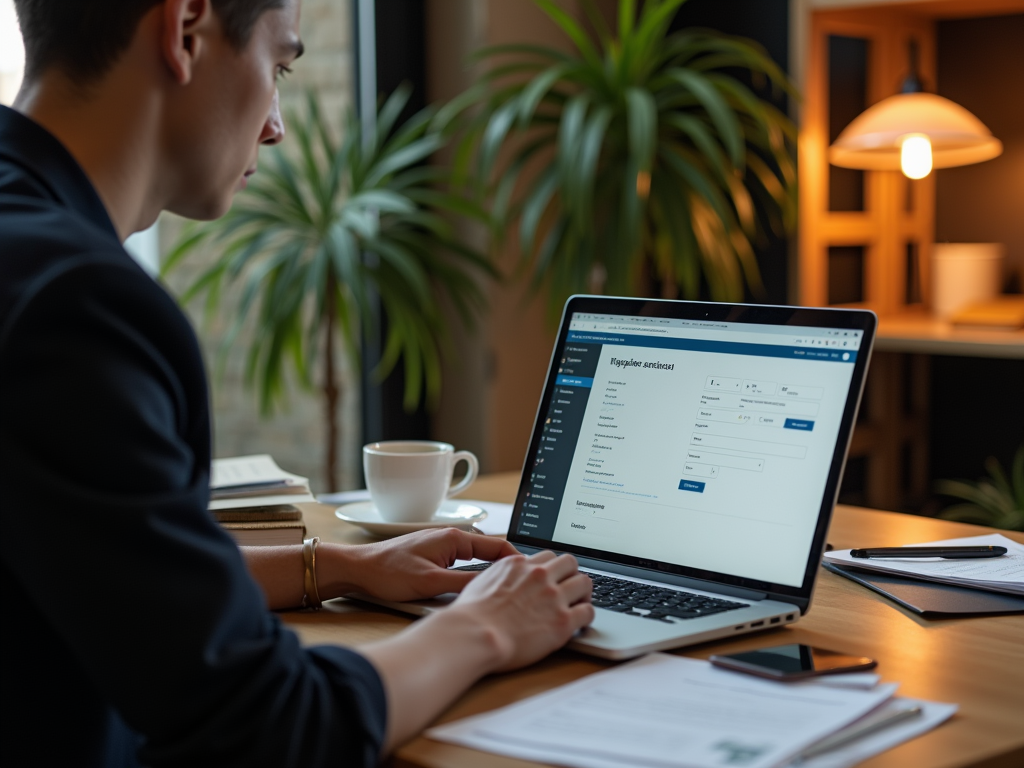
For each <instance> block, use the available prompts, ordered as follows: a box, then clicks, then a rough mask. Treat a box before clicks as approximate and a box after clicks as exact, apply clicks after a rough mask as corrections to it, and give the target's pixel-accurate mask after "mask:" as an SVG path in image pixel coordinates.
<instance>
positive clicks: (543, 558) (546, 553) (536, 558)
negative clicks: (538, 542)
mask: <svg viewBox="0 0 1024 768" xmlns="http://www.w3.org/2000/svg"><path fill="white" fill-rule="evenodd" d="M555 557H556V555H555V553H554V552H552V551H551V550H550V549H544V550H541V551H540V552H536V553H535V554H532V555H530V557H529V558H528V559H529V560H530V562H531V563H546V562H548V561H550V560H554V559H555Z"/></svg>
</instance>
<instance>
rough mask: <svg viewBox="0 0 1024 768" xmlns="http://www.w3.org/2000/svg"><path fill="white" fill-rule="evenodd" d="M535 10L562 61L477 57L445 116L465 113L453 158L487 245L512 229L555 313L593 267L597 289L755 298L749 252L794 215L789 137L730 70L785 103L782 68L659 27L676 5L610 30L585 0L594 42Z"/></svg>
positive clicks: (742, 46) (751, 52) (568, 23)
mask: <svg viewBox="0 0 1024 768" xmlns="http://www.w3.org/2000/svg"><path fill="white" fill-rule="evenodd" d="M534 2H536V4H537V5H538V6H540V8H541V9H542V10H543V11H544V12H545V13H546V14H547V15H548V16H549V17H550V18H551V19H552V20H553V21H554V22H555V23H556V24H557V25H558V26H559V27H560V28H561V30H562V31H563V32H564V33H565V34H566V35H567V36H568V38H569V40H570V41H571V43H572V45H573V50H572V52H571V53H565V52H562V51H558V50H555V49H550V48H545V47H542V46H530V45H513V46H507V45H506V46H496V47H492V48H486V49H483V50H482V51H480V52H478V54H477V56H478V58H480V59H481V60H484V61H487V62H490V63H491V64H492V68H491V69H490V70H489V71H488V72H487V73H486V74H485V75H484V77H483V82H482V84H481V85H478V86H477V87H476V88H475V89H474V90H473V91H472V92H471V93H469V94H467V95H466V98H465V99H464V100H463V102H462V103H460V104H459V105H458V106H452V107H451V109H450V110H449V114H448V115H447V116H446V117H447V119H452V116H453V115H455V114H456V113H460V114H468V115H471V117H468V118H466V120H465V126H466V130H465V134H464V136H463V140H462V149H461V152H460V156H462V157H470V156H472V157H474V158H475V160H476V169H477V175H476V179H477V182H476V183H477V187H476V189H475V192H476V194H477V195H478V196H479V197H480V199H488V200H489V201H490V212H491V215H492V217H493V221H494V224H495V228H496V232H497V235H498V238H499V239H500V238H501V237H502V236H504V234H505V233H506V231H507V230H508V228H509V227H512V226H514V225H518V236H519V243H520V247H521V249H522V251H521V265H522V268H523V269H524V271H526V272H527V273H528V274H529V275H530V277H531V282H532V284H533V285H534V286H535V287H539V286H541V285H544V284H546V285H547V286H548V288H549V299H550V302H549V306H550V309H551V311H552V312H553V313H554V314H556V315H557V313H558V311H559V310H560V308H561V306H562V304H563V302H564V299H565V298H566V297H567V296H568V295H570V294H572V293H576V292H581V291H585V290H586V289H587V288H588V281H590V280H591V276H592V275H594V274H604V275H606V276H607V277H606V279H605V282H604V285H603V289H604V290H605V291H606V292H608V293H637V292H642V291H644V290H645V288H646V286H645V284H644V281H645V280H649V278H650V277H651V276H653V277H654V278H655V279H657V280H658V281H659V282H660V283H661V284H662V285H668V286H675V287H676V288H677V290H678V292H679V293H681V294H682V295H683V296H686V297H695V296H696V295H697V293H698V290H699V287H700V281H701V275H702V274H703V276H704V278H705V279H706V281H707V283H708V285H709V287H710V289H711V292H712V295H713V297H714V298H716V299H719V300H739V299H741V298H742V296H743V289H744V284H747V285H749V286H750V287H751V288H752V289H753V290H754V291H755V292H758V291H759V290H760V285H761V283H760V275H759V272H758V269H757V263H756V261H755V259H754V250H753V245H752V243H753V242H757V241H758V239H759V238H763V237H764V236H765V228H768V229H771V230H772V231H774V232H776V233H780V234H781V233H784V232H787V231H791V230H792V229H793V227H794V224H795V220H796V172H795V164H794V160H793V154H794V146H795V140H796V131H795V127H794V125H793V124H792V122H791V121H790V120H789V119H788V118H787V117H786V116H785V115H784V114H782V113H781V112H780V111H779V110H778V109H777V108H776V107H775V106H773V105H772V104H771V103H769V102H767V101H765V100H763V99H761V98H759V97H758V96H757V95H755V93H754V92H753V91H752V90H751V89H750V88H749V87H748V86H746V85H745V84H744V83H743V82H741V81H740V80H738V79H736V78H735V77H733V76H731V75H730V74H728V70H730V69H735V68H741V69H744V70H747V71H748V72H750V73H751V74H752V75H753V76H754V78H755V80H757V78H761V79H762V80H764V81H766V82H770V83H772V84H773V86H774V87H776V88H777V89H781V90H782V91H785V92H787V93H789V94H790V95H793V96H796V93H795V91H794V90H793V88H792V86H791V85H790V84H789V81H788V80H787V78H786V76H785V74H784V73H783V72H782V71H781V70H780V69H779V68H778V66H777V65H775V64H774V62H772V60H771V59H770V58H769V57H768V55H767V54H766V53H765V52H764V51H763V50H762V49H761V48H760V47H758V46H757V45H756V44H754V43H752V42H750V41H745V40H741V39H738V38H733V37H727V36H724V35H721V34H718V33H715V32H711V31H704V30H687V31H683V32H679V33H676V34H669V32H668V30H669V27H670V25H671V22H672V19H673V17H674V16H675V14H676V12H677V11H678V9H679V6H680V5H682V3H683V2H684V0H647V1H646V2H644V3H643V4H642V8H641V10H640V11H639V13H638V12H637V9H636V5H637V4H636V3H635V2H633V1H632V0H620V3H619V19H618V30H617V33H616V34H612V32H611V31H610V30H609V29H608V28H607V25H606V24H605V22H604V20H603V19H602V17H601V14H600V13H599V12H598V10H597V9H596V7H595V6H594V4H593V0H582V7H583V9H584V11H585V13H586V15H587V16H588V18H589V19H590V22H591V25H592V27H593V28H594V30H595V32H594V33H590V32H588V30H587V29H586V28H585V27H584V26H583V24H581V23H580V21H578V20H577V19H575V18H573V17H572V16H570V15H569V14H567V13H566V12H565V11H564V10H563V9H561V8H560V7H559V6H558V5H557V4H556V3H555V2H553V0H534ZM474 100H475V101H476V102H477V103H478V105H479V106H480V108H479V109H477V110H476V111H475V112H471V111H465V112H463V110H466V107H467V106H468V105H469V104H471V103H472V102H473V101H474ZM464 162H465V163H466V164H468V161H464ZM538 167H539V170H538ZM531 170H532V171H534V172H530V171H531Z"/></svg>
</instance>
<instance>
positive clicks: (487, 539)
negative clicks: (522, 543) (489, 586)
mask: <svg viewBox="0 0 1024 768" xmlns="http://www.w3.org/2000/svg"><path fill="white" fill-rule="evenodd" d="M464 549H465V551H464ZM518 554H519V550H517V549H516V548H515V547H513V546H512V545H511V544H509V543H508V542H507V541H505V540H504V539H499V538H496V537H492V536H479V535H477V536H474V535H472V534H467V536H466V538H465V539H463V540H462V541H460V542H459V559H460V560H472V559H474V558H477V559H479V560H491V561H494V560H500V559H501V558H503V557H511V556H512V555H518Z"/></svg>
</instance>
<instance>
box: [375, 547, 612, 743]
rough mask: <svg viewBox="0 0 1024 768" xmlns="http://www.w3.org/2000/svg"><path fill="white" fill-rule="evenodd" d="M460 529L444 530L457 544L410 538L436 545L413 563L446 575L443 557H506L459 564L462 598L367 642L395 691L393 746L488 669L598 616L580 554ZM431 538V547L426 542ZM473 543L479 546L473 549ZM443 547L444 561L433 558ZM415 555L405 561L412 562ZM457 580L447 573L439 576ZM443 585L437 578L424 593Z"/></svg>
mask: <svg viewBox="0 0 1024 768" xmlns="http://www.w3.org/2000/svg"><path fill="white" fill-rule="evenodd" d="M454 533H457V532H454V531H453V532H447V531H446V532H436V533H435V534H434V535H435V536H437V538H438V539H442V538H450V539H451V543H450V545H449V544H445V545H444V546H442V545H440V544H435V543H434V542H433V537H430V538H428V537H427V536H422V537H419V538H418V539H417V540H414V539H412V537H403V538H407V539H409V541H410V542H415V541H423V542H424V547H425V549H426V550H427V551H429V552H430V553H431V555H430V556H428V557H426V558H424V557H423V555H420V554H415V555H412V560H411V562H415V561H416V560H417V558H419V559H426V560H427V562H428V563H429V564H430V566H431V567H429V568H427V570H426V572H427V573H428V574H433V575H431V578H436V573H435V572H436V571H437V570H439V569H440V567H441V566H440V564H439V563H444V562H449V561H448V560H447V558H449V557H451V558H454V557H456V556H457V557H459V558H460V559H465V558H468V557H469V556H470V555H475V556H477V557H481V558H483V559H486V560H495V559H497V558H498V557H500V558H501V559H498V560H497V562H496V563H495V564H494V565H492V566H491V567H490V568H488V569H487V570H486V571H484V572H483V573H481V574H480V575H478V576H475V577H474V576H473V575H472V574H466V573H462V574H460V573H454V574H451V572H449V573H450V574H451V575H454V576H455V577H456V578H457V579H459V582H458V583H457V584H455V586H454V587H452V588H459V587H465V589H463V590H462V594H461V595H459V597H458V599H456V600H455V602H454V603H452V604H451V605H450V606H448V607H447V608H445V609H444V610H441V611H437V612H435V613H433V614H431V615H430V616H427V617H426V618H424V619H421V620H420V621H416V622H413V624H412V625H411V626H409V627H408V628H407V629H405V630H403V631H402V632H399V633H397V634H395V635H393V636H391V637H389V638H387V639H385V640H380V641H378V642H375V643H371V644H369V645H365V646H362V647H361V648H360V649H359V651H360V653H362V654H363V655H364V656H365V657H366V658H367V659H369V661H370V663H371V664H373V666H374V667H375V668H376V669H377V671H378V672H379V673H380V676H381V680H382V682H383V683H384V690H385V691H386V692H387V702H388V730H387V737H386V740H385V745H384V750H383V754H387V753H388V752H390V751H391V750H393V749H394V748H395V747H396V746H397V745H398V744H401V743H402V742H404V741H406V740H408V739H409V738H410V737H411V736H413V735H414V734H416V733H419V732H420V731H421V730H422V729H423V727H424V726H425V725H426V724H427V723H429V722H430V721H431V720H433V719H434V718H435V717H437V715H438V714H439V713H440V712H441V711H442V710H443V709H444V708H445V707H447V706H448V705H449V704H451V702H452V701H453V700H454V699H455V697H456V696H458V695H459V694H461V693H462V692H463V691H464V690H466V688H468V687H469V686H470V685H472V684H473V683H474V682H475V681H476V680H478V679H479V678H480V677H482V676H483V675H486V674H488V673H490V672H499V671H505V670H509V669H515V668H516V667H522V666H525V665H526V664H531V663H533V662H535V661H537V660H538V659H542V658H543V657H544V656H546V655H547V654H549V653H551V651H554V650H556V649H558V648H561V647H562V646H563V645H565V644H566V643H567V642H568V641H569V639H570V638H571V637H572V636H573V634H574V633H575V632H576V631H577V630H578V629H580V628H581V627H584V626H586V625H587V624H589V623H590V622H591V621H593V620H594V607H593V606H592V605H591V604H590V592H591V581H590V577H589V576H587V575H586V574H583V573H580V572H579V570H578V568H577V563H576V558H574V557H573V556H572V555H562V556H561V557H556V556H555V554H554V553H553V552H539V553H538V554H536V555H533V556H532V557H523V556H522V555H519V554H518V553H515V550H514V549H513V548H512V547H511V545H508V544H505V543H504V542H502V541H501V540H499V539H487V538H485V537H483V536H467V537H466V539H463V538H462V537H459V536H454V535H453V534H454ZM428 541H430V546H426V542H428ZM398 542H401V540H400V539H395V540H393V542H389V544H391V546H392V547H394V549H395V550H396V551H403V552H404V551H405V550H406V546H408V547H409V549H411V550H416V549H418V546H419V544H417V543H411V544H409V545H405V544H399V543H398ZM382 546H384V545H382ZM446 546H451V547H453V548H454V549H453V550H452V549H446V548H445V547H446ZM463 546H466V547H468V548H471V549H472V552H469V551H465V552H464V551H463V550H462V547H463ZM438 552H440V553H441V555H440V559H439V560H437V561H434V560H431V559H430V557H437V556H438V555H437V553H438ZM495 553H497V554H495ZM513 553H515V554H513ZM407 555H408V553H405V554H403V556H402V557H401V558H399V559H398V562H400V563H401V562H410V560H407V559H406V556H407ZM414 570H415V569H414ZM467 577H468V578H467ZM448 578H450V576H449V577H442V578H441V579H439V580H438V582H437V584H441V582H442V581H446V580H447V579H448ZM448 588H449V587H447V586H441V589H448ZM436 589H437V586H436V585H435V586H433V587H432V588H431V589H428V590H424V591H426V592H432V591H436Z"/></svg>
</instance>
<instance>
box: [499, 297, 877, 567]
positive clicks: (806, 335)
mask: <svg viewBox="0 0 1024 768" xmlns="http://www.w3.org/2000/svg"><path fill="white" fill-rule="evenodd" d="M563 326H567V327H563V333H562V334H561V336H560V338H561V343H560V345H559V347H558V348H557V349H556V357H555V359H554V360H553V362H552V366H553V367H554V369H555V370H553V371H552V372H551V374H552V375H553V376H554V380H553V383H549V391H550V395H549V396H548V397H546V398H545V401H546V402H544V403H542V410H541V412H540V414H539V419H540V422H541V423H540V424H538V432H539V434H535V436H534V439H535V442H534V445H533V452H532V455H531V456H530V457H529V459H528V463H527V469H526V475H525V476H524V485H523V487H524V488H525V492H524V491H523V490H521V492H520V497H519V499H518V501H517V508H516V510H515V511H516V514H515V515H514V517H513V529H512V530H513V533H514V536H513V539H514V540H515V539H519V538H521V537H527V538H529V539H537V540H542V541H547V542H552V543H553V544H554V545H555V546H561V547H564V548H566V549H568V550H569V551H574V550H576V551H591V552H603V553H612V554H618V555H624V556H628V557H629V558H635V559H637V562H639V563H641V564H644V563H645V562H648V561H651V562H652V564H653V563H659V564H661V563H665V564H673V565H678V566H684V567H686V568H688V569H697V570H699V571H705V572H709V573H715V574H727V575H730V576H734V577H738V578H740V579H744V580H756V581H760V582H768V583H771V584H777V585H786V586H791V587H800V586H801V584H802V583H803V582H804V577H805V571H806V569H807V567H808V553H809V551H810V547H811V545H812V540H813V538H814V534H815V530H816V528H817V526H818V522H819V516H820V511H821V509H822V500H823V496H824V494H825V491H826V482H827V480H828V479H829V473H830V468H831V466H832V463H833V456H834V454H835V453H836V445H837V440H838V439H839V435H840V428H841V426H842V424H843V416H844V412H845V410H846V408H847V400H848V395H849V393H850V387H851V383H852V382H853V380H854V377H853V375H854V370H855V367H856V363H857V360H858V356H859V355H860V354H861V350H862V343H864V342H865V341H866V340H865V337H864V334H865V331H864V330H860V329H856V328H851V327H849V325H847V327H835V328H831V327H817V326H814V327H812V326H797V325H791V324H789V325H786V324H775V325H773V324H761V323H750V322H727V321H715V320H704V319H677V318H671V317H650V316H631V315H610V314H591V313H587V312H571V313H569V314H568V315H567V317H566V318H565V319H564V320H563ZM851 420H852V416H851ZM843 448H844V449H845V444H844V446H843ZM839 455H840V456H842V454H841V453H840V454H839Z"/></svg>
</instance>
